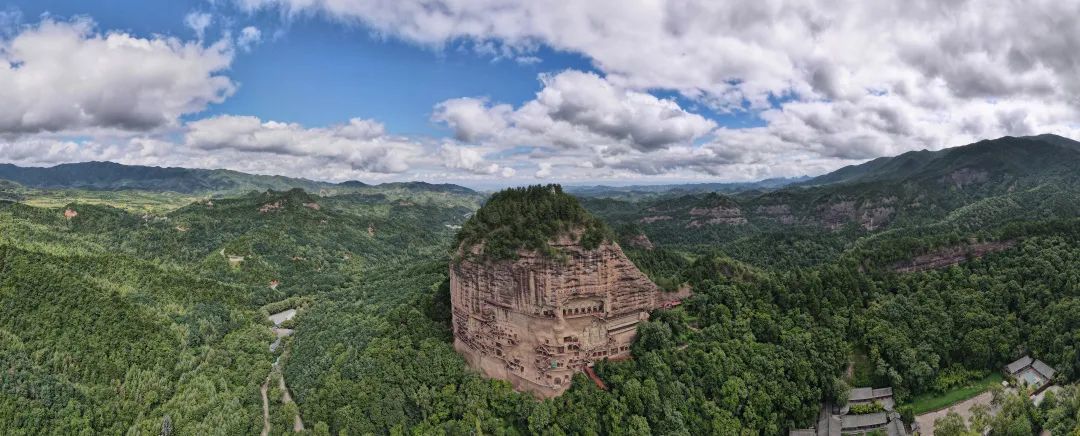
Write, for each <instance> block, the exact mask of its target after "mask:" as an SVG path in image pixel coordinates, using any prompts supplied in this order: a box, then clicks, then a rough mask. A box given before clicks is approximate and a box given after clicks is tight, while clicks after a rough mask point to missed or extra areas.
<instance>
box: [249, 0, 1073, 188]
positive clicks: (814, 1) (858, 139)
mask: <svg viewBox="0 0 1080 436" xmlns="http://www.w3.org/2000/svg"><path fill="white" fill-rule="evenodd" d="M237 1H238V2H239V4H240V5H241V6H242V7H244V8H247V9H249V10H256V9H261V8H279V9H280V10H281V11H283V12H284V13H285V14H286V15H296V14H307V13H319V14H322V15H324V16H329V17H333V18H334V19H336V20H339V21H343V22H348V23H359V24H363V25H365V26H367V27H368V28H370V29H371V30H373V31H375V32H376V33H379V34H381V35H385V36H389V37H395V38H399V39H402V40H405V41H409V42H413V43H416V44H419V45H422V46H427V47H432V48H435V49H441V48H443V47H445V46H447V45H455V44H460V45H461V46H464V47H471V48H474V49H475V50H476V51H477V52H479V53H488V54H489V55H490V56H492V57H496V58H514V59H516V58H523V59H526V58H528V57H529V56H533V55H534V54H535V53H536V49H537V48H538V47H540V46H541V45H546V46H548V47H551V48H553V49H555V50H562V51H568V52H574V53H579V54H582V55H584V56H585V57H587V58H588V59H590V60H591V61H592V63H593V66H594V67H595V68H596V69H597V70H598V71H600V72H602V73H603V78H602V79H601V78H599V77H598V76H594V77H588V76H587V75H581V74H578V75H577V76H576V77H575V76H571V75H566V74H565V73H564V74H559V75H556V76H550V77H548V78H546V79H545V82H544V89H543V90H541V92H540V94H538V96H537V98H536V99H535V100H532V101H530V102H528V103H526V104H524V105H523V106H520V107H517V108H510V107H507V106H505V105H497V104H496V105H492V104H490V103H488V102H486V101H484V100H476V99H466V100H458V101H451V102H453V103H454V104H450V103H451V102H445V103H444V104H443V106H440V107H439V108H438V109H437V111H436V116H435V117H434V118H435V119H436V120H437V121H442V122H445V123H446V124H448V125H449V126H451V127H452V128H454V129H455V132H456V136H457V138H458V139H459V140H462V141H468V142H477V141H478V142H481V143H485V144H499V145H500V146H502V147H504V148H508V147H514V146H534V147H538V148H539V149H538V150H536V151H534V152H533V153H531V154H529V155H526V156H520V157H519V158H524V159H532V160H543V161H547V162H553V163H555V164H557V165H558V166H559V167H560V168H561V167H562V166H563V164H566V163H573V162H581V161H584V160H587V161H589V162H591V163H592V164H593V165H594V166H596V168H603V167H605V166H606V167H607V168H608V169H611V170H613V171H638V172H644V173H649V174H681V175H689V174H687V173H686V172H685V171H691V172H694V173H701V174H706V175H710V176H714V177H725V176H728V175H730V176H731V177H744V176H747V175H753V174H763V173H770V174H772V175H798V174H801V173H804V172H819V171H823V170H827V169H832V168H835V167H837V166H840V165H843V164H847V163H854V162H858V161H861V160H865V159H868V158H871V157H876V156H882V155H889V154H897V153H901V152H904V151H908V150H913V149H922V148H930V149H938V148H942V147H946V146H953V145H960V144H964V143H967V142H973V141H976V140H979V139H983V138H993V137H998V136H1002V135H1023V134H1030V133H1041V132H1058V133H1065V132H1073V131H1075V130H1076V126H1077V122H1076V120H1077V119H1080V112H1078V108H1080V99H1077V98H1076V96H1077V95H1080V26H1077V25H1076V23H1075V17H1077V16H1080V3H1077V2H1075V1H1056V0H1035V1H1030V2H1015V1H1012V0H987V1H971V0H957V1H948V2H938V1H916V2H889V1H884V0H882V1H863V0H841V1H839V2H836V1H824V0H811V1H804V2H788V1H758V0H737V1H711V0H673V1H667V2H644V1H630V2H626V1H617V0H596V1H587V2H577V1H560V0H554V1H535V2H519V1H512V0H471V1H469V0H458V1H396V0H372V1H351V0H341V1H331V0H237ZM885 18H887V19H885ZM648 90H673V91H677V92H680V93H682V94H683V95H684V96H686V97H688V98H690V99H692V100H695V101H697V102H699V103H701V104H704V105H707V106H709V107H711V108H712V109H714V110H717V111H720V112H732V113H740V112H749V113H751V114H753V115H755V116H757V117H759V118H760V119H761V120H763V121H764V122H765V124H766V125H765V126H764V127H753V128H748V129H719V130H715V131H713V132H712V133H711V134H709V135H706V137H705V138H699V137H698V136H700V135H701V133H702V132H703V131H704V130H708V129H702V124H701V123H700V122H699V121H697V120H695V119H694V118H693V117H695V116H696V115H693V114H691V113H688V111H686V110H685V109H684V108H680V107H678V106H677V105H674V103H672V102H667V103H665V101H664V100H659V99H655V97H652V96H651V95H649V94H648V93H646V92H645V91H648ZM664 113H668V114H674V115H675V116H674V117H673V118H672V119H670V120H668V119H666V118H664V117H662V116H660V117H658V116H657V114H664ZM658 120H666V121H664V122H659V121H658ZM695 135H697V136H695ZM687 138H694V139H693V140H692V141H691V140H688V139H687ZM689 142H695V143H699V145H690V144H689ZM702 142H704V143H703V144H701V143H702ZM750 144H752V145H750ZM545 148H550V150H548V149H545ZM555 150H557V151H555ZM792 162H798V163H799V164H798V165H793V164H792ZM504 163H505V162H504ZM567 168H571V167H567ZM781 170H783V171H790V173H788V174H774V172H775V171H781Z"/></svg>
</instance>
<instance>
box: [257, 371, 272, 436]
mask: <svg viewBox="0 0 1080 436" xmlns="http://www.w3.org/2000/svg"><path fill="white" fill-rule="evenodd" d="M269 387H270V376H266V381H264V382H263V384H262V386H261V387H260V388H259V392H262V400H263V429H262V433H260V434H261V435H262V436H267V435H269V434H270V400H269V399H267V398H266V390H267V389H268V388H269Z"/></svg>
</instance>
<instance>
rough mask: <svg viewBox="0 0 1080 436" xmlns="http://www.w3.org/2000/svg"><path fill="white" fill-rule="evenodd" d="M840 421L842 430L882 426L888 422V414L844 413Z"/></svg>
mask: <svg viewBox="0 0 1080 436" xmlns="http://www.w3.org/2000/svg"><path fill="white" fill-rule="evenodd" d="M842 423H843V429H844V431H849V430H858V429H868V428H875V427H883V426H885V424H888V423H889V415H887V414H885V412H877V413H868V414H865V415H844V417H843V419H842Z"/></svg>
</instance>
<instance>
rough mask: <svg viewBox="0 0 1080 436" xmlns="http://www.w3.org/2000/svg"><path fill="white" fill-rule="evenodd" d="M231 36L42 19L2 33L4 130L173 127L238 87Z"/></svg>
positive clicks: (0, 124)
mask: <svg viewBox="0 0 1080 436" xmlns="http://www.w3.org/2000/svg"><path fill="white" fill-rule="evenodd" d="M232 58H233V54H232V49H231V47H230V44H229V43H228V42H225V41H223V42H219V43H216V44H213V45H210V46H203V45H202V44H201V43H196V42H183V41H181V40H178V39H175V38H167V37H162V36H154V37H151V38H138V37H134V36H132V35H129V34H126V33H122V32H109V33H105V34H101V33H98V32H96V31H95V29H94V23H93V22H91V21H89V20H85V19H80V20H74V21H70V22H63V21H54V20H51V19H45V20H44V21H42V22H41V23H40V24H37V25H34V26H29V27H23V28H21V29H20V31H19V32H18V33H16V34H14V35H13V36H12V37H10V38H5V39H0V83H3V84H4V85H3V86H0V101H3V102H4V104H3V105H0V134H8V135H19V134H28V133H36V132H60V131H69V132H70V131H81V130H88V129H120V130H129V131H132V130H134V131H144V130H149V129H153V128H157V127H162V126H168V125H175V123H176V121H177V119H178V118H179V117H180V116H181V115H184V114H190V113H196V112H200V111H202V110H203V109H205V108H206V107H207V105H209V104H212V103H219V102H221V101H223V100H224V99H225V98H226V97H228V96H229V95H231V94H232V93H233V92H234V90H235V85H234V84H233V83H232V81H231V80H230V79H229V78H228V77H226V76H224V75H222V74H221V73H222V72H223V71H225V70H227V69H228V68H229V65H230V63H231V62H232Z"/></svg>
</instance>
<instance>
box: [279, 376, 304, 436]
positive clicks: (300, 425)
mask: <svg viewBox="0 0 1080 436" xmlns="http://www.w3.org/2000/svg"><path fill="white" fill-rule="evenodd" d="M278 381H279V382H280V385H279V386H280V387H281V404H289V403H291V402H293V401H292V395H289V388H288V387H286V386H285V376H281V377H278ZM293 431H294V432H302V431H304V420H303V419H300V413H299V411H297V413H296V420H295V421H294V422H293Z"/></svg>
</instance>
